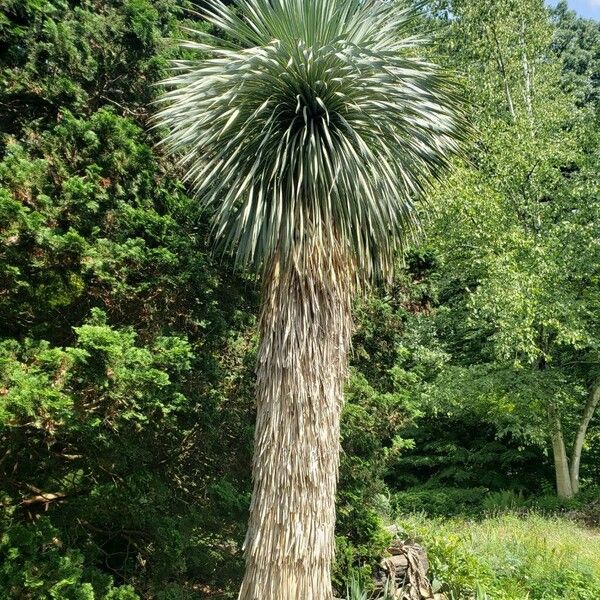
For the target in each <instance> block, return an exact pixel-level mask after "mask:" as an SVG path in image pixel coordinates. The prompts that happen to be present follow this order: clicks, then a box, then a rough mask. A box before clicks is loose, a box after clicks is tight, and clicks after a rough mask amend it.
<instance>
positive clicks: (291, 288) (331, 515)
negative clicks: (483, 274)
mask: <svg viewBox="0 0 600 600" xmlns="http://www.w3.org/2000/svg"><path fill="white" fill-rule="evenodd" d="M265 281H266V284H265V288H264V299H263V303H264V304H263V308H262V313H261V320H260V333H261V342H260V350H259V356H258V366H257V391H256V402H257V421H256V432H255V442H254V443H255V446H254V462H253V480H254V490H253V495H252V503H251V507H250V519H249V526H248V532H247V536H246V543H245V552H246V572H245V576H244V580H243V583H242V587H241V590H240V595H239V598H240V600H330V599H331V597H332V590H331V575H330V568H331V562H332V559H333V554H334V525H335V492H336V485H337V475H338V461H339V433H340V412H341V408H342V401H343V388H344V383H345V380H346V371H347V356H348V350H349V345H350V337H351V329H352V321H351V295H352V289H351V288H352V285H351V283H350V282H351V281H352V277H351V272H350V269H349V268H348V263H346V262H344V260H343V259H342V258H341V257H340V256H339V255H338V256H335V255H333V256H331V255H330V256H327V257H326V258H324V257H323V256H322V253H321V255H319V253H315V254H314V256H312V257H311V258H309V259H308V260H305V261H303V263H302V265H300V266H298V265H294V266H292V267H291V268H288V269H286V270H285V272H280V271H279V270H278V268H273V269H272V270H271V272H270V274H268V276H267V277H266V278H265Z"/></svg>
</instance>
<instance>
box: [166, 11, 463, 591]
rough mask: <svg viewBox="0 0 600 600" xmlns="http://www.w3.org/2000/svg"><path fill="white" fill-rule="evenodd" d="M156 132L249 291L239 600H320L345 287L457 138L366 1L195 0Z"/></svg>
mask: <svg viewBox="0 0 600 600" xmlns="http://www.w3.org/2000/svg"><path fill="white" fill-rule="evenodd" d="M201 12H202V15H203V17H204V19H206V21H208V22H209V23H211V24H212V25H213V26H214V27H215V28H216V29H217V30H219V31H220V34H221V35H222V36H223V37H217V36H215V35H210V34H207V33H201V32H190V34H191V37H192V39H193V41H188V42H185V43H184V45H185V46H186V47H187V48H188V49H191V50H192V51H197V52H198V58H197V59H196V60H186V61H178V62H177V63H176V64H175V65H174V69H175V70H174V73H173V75H172V77H171V78H170V79H168V80H167V81H166V82H165V84H166V86H167V87H168V91H167V92H166V93H165V95H164V97H163V102H164V104H163V105H162V107H161V109H160V111H159V112H158V117H157V122H158V124H159V125H162V126H166V128H167V130H168V132H167V134H166V136H165V145H166V147H167V149H168V150H169V151H171V152H173V153H175V154H178V155H179V156H180V157H181V158H180V160H181V164H182V165H183V167H184V169H185V171H186V173H187V179H188V181H189V184H190V187H191V188H192V189H193V190H194V192H195V194H196V195H197V197H198V200H199V201H200V202H201V203H202V204H203V205H205V206H208V207H210V208H211V211H212V214H213V219H214V226H215V234H216V237H217V238H218V239H219V240H221V241H222V243H223V245H224V247H225V248H226V249H230V250H232V251H233V252H234V253H235V256H236V259H237V261H238V262H239V263H240V264H243V265H252V266H254V267H255V268H256V269H257V270H258V271H259V272H260V273H261V274H262V279H263V304H262V310H261V317H260V340H261V341H260V350H259V358H258V366H257V386H256V403H257V421H256V433H255V449H254V464H253V479H254V492H253V497H252V505H251V508H250V521H249V527H248V533H247V537H246V544H245V550H246V574H245V577H244V581H243V583H242V588H241V592H240V598H241V599H242V600H321V599H323V600H325V599H329V598H330V597H331V584H330V573H329V571H330V566H331V560H332V556H333V544H334V535H333V534H334V521H335V507H334V502H335V489H336V480H337V471H338V455H339V424H340V410H341V406H342V399H343V387H344V382H345V377H346V369H347V356H348V350H349V346H350V336H351V329H352V315H351V301H352V296H353V294H354V292H355V290H356V289H357V286H358V285H361V284H362V283H365V282H369V281H371V280H373V279H377V278H380V277H383V278H387V277H389V275H390V273H391V270H392V266H393V263H394V257H395V256H396V254H397V251H398V249H401V248H402V246H403V244H404V243H405V241H406V239H407V237H408V236H410V235H411V233H412V232H414V230H415V227H416V218H415V210H414V208H413V202H414V199H416V198H418V197H420V196H422V195H423V192H424V190H425V188H426V186H427V185H428V182H430V181H431V179H432V178H433V177H436V176H437V175H438V174H439V173H440V172H441V170H442V169H443V168H444V167H446V166H447V165H448V161H449V157H450V156H451V155H452V154H453V153H454V152H455V151H456V150H457V148H458V141H459V139H460V124H461V121H462V117H461V113H460V109H459V108H458V102H457V99H456V97H455V95H454V92H453V87H452V85H451V84H450V83H449V82H448V80H447V78H446V76H445V75H444V73H443V72H442V71H441V70H440V69H439V68H437V67H435V66H434V65H432V64H429V63H427V62H426V61H423V60H419V59H418V58H416V57H415V49H416V48H417V47H418V46H419V45H420V44H421V42H422V40H421V39H420V38H418V37H415V36H413V35H412V34H411V33H410V32H411V31H412V29H413V19H412V13H411V12H410V11H409V10H407V9H404V8H400V7H399V6H398V4H397V3H396V2H384V1H381V0H379V1H378V0H246V1H243V0H236V1H235V2H234V6H233V7H231V6H226V5H224V4H223V3H222V2H221V1H220V0H206V2H205V3H204V7H203V8H202V9H201Z"/></svg>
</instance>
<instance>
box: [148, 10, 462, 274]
mask: <svg viewBox="0 0 600 600" xmlns="http://www.w3.org/2000/svg"><path fill="white" fill-rule="evenodd" d="M201 10H202V16H203V18H204V19H206V20H207V21H208V22H209V23H211V24H212V25H213V26H214V27H215V28H217V29H218V30H220V31H221V32H222V33H223V34H224V37H217V36H216V35H212V34H208V33H203V32H199V31H195V30H190V32H189V33H190V35H191V37H192V39H191V40H189V41H186V42H184V45H185V46H186V47H187V48H189V49H191V50H192V51H196V52H197V53H198V58H194V59H192V60H185V61H178V62H176V63H175V64H174V71H173V74H172V76H171V77H170V78H169V79H168V80H167V81H165V85H166V86H167V88H168V91H167V92H166V93H165V94H164V96H163V98H162V106H161V108H160V110H159V111H158V114H157V123H158V124H159V125H163V126H166V127H167V128H168V133H167V134H166V136H165V140H164V143H165V145H166V148H167V149H168V150H169V151H171V152H174V153H177V154H180V155H181V164H182V165H183V167H184V169H185V171H186V173H187V179H188V182H189V183H190V185H191V187H192V189H193V190H194V192H195V194H196V195H197V197H198V199H199V200H200V201H201V203H202V204H203V205H205V206H211V207H212V209H213V210H214V223H215V228H216V235H217V237H218V238H219V239H220V240H221V241H222V243H223V245H224V246H225V248H228V249H231V250H235V254H236V257H237V260H238V262H239V263H241V264H252V265H254V266H255V267H257V268H258V269H261V268H263V267H265V266H266V265H269V264H272V263H273V261H275V262H279V263H282V264H287V263H288V262H289V261H290V260H298V259H302V257H303V256H304V255H305V254H306V251H307V249H308V248H309V247H310V249H311V250H310V252H313V251H315V249H316V251H319V252H324V253H327V252H329V250H328V249H330V248H331V247H332V244H333V243H335V244H339V245H341V247H342V248H343V249H344V251H345V252H346V253H347V256H349V257H350V258H351V260H353V261H354V262H355V263H356V265H357V267H358V268H359V269H360V272H361V273H363V274H364V276H365V277H366V278H371V277H373V276H375V277H377V276H379V275H387V274H389V272H390V271H391V268H392V265H393V257H394V253H395V252H396V250H397V249H398V248H399V247H401V246H402V245H403V243H404V241H405V240H406V237H407V235H410V233H411V232H414V230H415V228H416V215H415V210H414V201H415V199H416V198H418V197H420V196H421V195H422V194H423V192H424V190H425V189H426V187H427V184H428V182H429V181H431V179H432V178H433V177H436V176H437V175H438V174H439V172H440V170H441V169H443V168H444V167H446V166H447V165H448V163H449V160H450V157H451V156H452V154H453V153H455V152H457V151H458V148H459V141H460V139H461V137H462V134H461V131H462V121H463V117H462V113H461V110H460V104H459V100H458V97H457V94H456V88H455V86H454V85H453V83H452V82H451V80H450V78H449V77H448V76H447V74H446V73H445V72H444V71H443V70H442V69H440V68H438V67H437V66H435V65H433V64H430V63H429V62H427V61H425V60H422V59H419V58H417V57H416V56H415V49H416V48H418V47H419V46H420V45H421V44H422V43H423V41H424V39H423V38H422V37H420V36H419V35H415V34H414V33H413V32H414V30H415V27H414V25H415V18H414V17H415V13H414V12H413V11H412V10H409V9H407V8H403V7H401V6H400V5H398V4H397V3H387V2H379V1H376V0H367V1H361V0H311V1H310V2H308V1H304V0H247V1H242V0H236V1H235V3H234V5H233V6H226V5H224V4H223V3H222V2H221V1H220V0H208V1H207V2H206V5H205V7H204V8H203V9H201Z"/></svg>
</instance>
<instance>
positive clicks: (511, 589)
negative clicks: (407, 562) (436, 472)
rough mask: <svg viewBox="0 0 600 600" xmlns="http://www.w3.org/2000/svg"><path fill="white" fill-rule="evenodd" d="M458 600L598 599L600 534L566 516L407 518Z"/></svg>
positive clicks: (405, 523) (403, 523)
mask: <svg viewBox="0 0 600 600" xmlns="http://www.w3.org/2000/svg"><path fill="white" fill-rule="evenodd" d="M399 525H400V527H401V528H402V529H403V531H405V532H406V534H407V536H409V537H411V538H416V539H419V540H420V541H421V542H422V543H423V544H424V546H425V547H426V548H427V551H428V553H429V558H430V562H431V575H432V577H434V578H435V579H436V580H437V582H438V583H437V584H436V585H441V586H442V591H444V592H445V593H446V594H447V595H448V597H449V598H451V599H453V600H471V599H473V600H599V599H600V531H599V530H593V529H586V528H585V527H583V526H581V525H579V524H577V523H575V522H573V521H571V520H568V519H566V518H561V517H544V516H541V515H539V514H535V513H529V514H526V515H520V516H517V515H514V514H504V515H499V516H494V517H489V518H486V519H481V520H469V519H464V518H458V517H456V518H451V519H442V518H433V519H431V518H427V517H424V516H420V515H416V516H415V515H413V516H409V517H403V518H401V519H400V521H399Z"/></svg>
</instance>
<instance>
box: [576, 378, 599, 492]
mask: <svg viewBox="0 0 600 600" xmlns="http://www.w3.org/2000/svg"><path fill="white" fill-rule="evenodd" d="M599 402H600V381H597V382H596V383H595V384H594V386H593V387H592V391H591V393H590V395H589V397H588V401H587V403H586V405H585V408H584V409H583V415H582V416H581V421H580V423H579V429H578V430H577V436H576V437H575V444H574V445H573V451H572V453H571V469H570V478H571V489H572V491H573V494H576V493H577V492H578V491H579V465H580V463H581V452H582V450H583V443H584V442H585V435H586V433H587V430H588V426H589V424H590V421H591V420H592V417H593V416H594V412H595V410H596V407H597V406H598V403H599Z"/></svg>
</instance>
